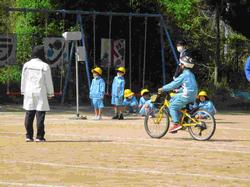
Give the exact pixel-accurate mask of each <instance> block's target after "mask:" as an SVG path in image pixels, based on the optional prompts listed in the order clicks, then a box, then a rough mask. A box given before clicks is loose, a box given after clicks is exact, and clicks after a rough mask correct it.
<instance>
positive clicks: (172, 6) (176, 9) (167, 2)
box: [161, 0, 198, 30]
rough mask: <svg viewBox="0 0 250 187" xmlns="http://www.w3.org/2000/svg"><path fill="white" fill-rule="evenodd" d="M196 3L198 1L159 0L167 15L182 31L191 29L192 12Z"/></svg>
mask: <svg viewBox="0 0 250 187" xmlns="http://www.w3.org/2000/svg"><path fill="white" fill-rule="evenodd" d="M197 2H198V0H175V1H173V0H161V3H162V5H163V6H164V8H165V9H166V12H167V14H170V15H171V16H172V17H173V18H174V20H175V21H176V23H177V25H178V26H179V27H180V28H182V29H184V30H190V29H191V23H192V21H193V20H192V18H193V14H192V12H193V8H194V5H195V3H197Z"/></svg>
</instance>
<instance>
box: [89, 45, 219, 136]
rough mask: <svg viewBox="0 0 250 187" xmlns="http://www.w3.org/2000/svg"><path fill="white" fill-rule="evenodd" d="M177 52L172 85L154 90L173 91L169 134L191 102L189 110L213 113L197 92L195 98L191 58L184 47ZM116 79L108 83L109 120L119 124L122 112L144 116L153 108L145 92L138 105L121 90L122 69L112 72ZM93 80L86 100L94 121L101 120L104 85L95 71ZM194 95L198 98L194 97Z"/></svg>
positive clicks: (204, 96)
mask: <svg viewBox="0 0 250 187" xmlns="http://www.w3.org/2000/svg"><path fill="white" fill-rule="evenodd" d="M177 50H178V51H179V53H180V58H179V65H178V66H177V69H176V71H175V75H174V77H173V81H172V82H170V83H169V84H167V85H165V86H163V87H162V88H160V89H158V92H169V91H171V90H174V91H175V92H176V93H175V95H174V96H173V97H172V98H171V100H170V106H169V111H170V115H171V117H172V120H173V123H174V125H173V126H172V127H171V128H170V130H169V132H173V133H174V132H176V131H178V130H179V129H181V125H180V124H179V120H180V117H181V116H180V112H179V110H180V109H181V108H184V106H185V105H186V104H188V103H191V102H194V101H195V100H196V102H194V105H193V107H200V108H202V109H205V110H207V111H209V112H210V113H211V114H212V115H214V114H215V113H216V109H215V107H214V105H213V103H212V102H211V101H210V100H209V98H208V95H207V93H206V92H205V91H201V92H199V94H198V87H197V83H196V79H195V76H194V74H193V73H192V71H191V69H192V68H193V66H194V63H193V62H192V58H191V57H190V54H189V52H188V50H187V49H186V43H185V42H184V41H180V42H178V43H177ZM116 71H117V76H115V77H114V79H113V83H112V92H111V93H112V94H111V96H112V99H111V104H112V105H113V106H114V112H115V115H114V116H113V118H112V119H119V120H123V119H124V116H123V112H124V109H125V110H127V111H128V112H131V113H138V112H139V113H140V114H141V115H147V112H148V111H149V110H150V108H152V107H153V104H152V102H151V100H150V91H149V90H148V89H143V90H141V93H140V99H139V102H138V101H137V98H136V96H135V93H134V92H132V91H131V90H130V89H125V79H124V75H125V73H126V70H125V68H124V67H119V68H117V69H116ZM92 73H93V80H92V83H91V87H90V94H89V97H90V99H91V101H92V104H93V106H94V108H95V117H94V119H96V120H100V119H101V110H102V108H103V107H104V104H103V99H104V94H105V82H104V80H103V79H102V78H101V75H102V70H101V68H99V67H96V68H94V69H92ZM197 94H198V96H197Z"/></svg>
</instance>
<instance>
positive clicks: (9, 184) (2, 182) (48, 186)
mask: <svg viewBox="0 0 250 187" xmlns="http://www.w3.org/2000/svg"><path fill="white" fill-rule="evenodd" d="M0 184H2V185H8V186H34V187H64V186H57V185H46V184H31V183H20V182H9V181H0Z"/></svg>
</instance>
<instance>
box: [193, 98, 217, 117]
mask: <svg viewBox="0 0 250 187" xmlns="http://www.w3.org/2000/svg"><path fill="white" fill-rule="evenodd" d="M196 106H197V104H196ZM198 106H199V107H200V109H204V110H207V111H208V112H209V113H210V114H212V115H215V113H216V109H215V107H214V105H213V103H212V101H203V102H200V103H199V104H198Z"/></svg>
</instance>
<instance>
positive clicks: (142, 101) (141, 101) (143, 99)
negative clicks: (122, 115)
mask: <svg viewBox="0 0 250 187" xmlns="http://www.w3.org/2000/svg"><path fill="white" fill-rule="evenodd" d="M148 100H149V99H148ZM148 100H146V99H145V98H144V97H143V96H141V98H140V100H139V108H142V106H143V105H144V104H145V103H146V102H147V101H148Z"/></svg>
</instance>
